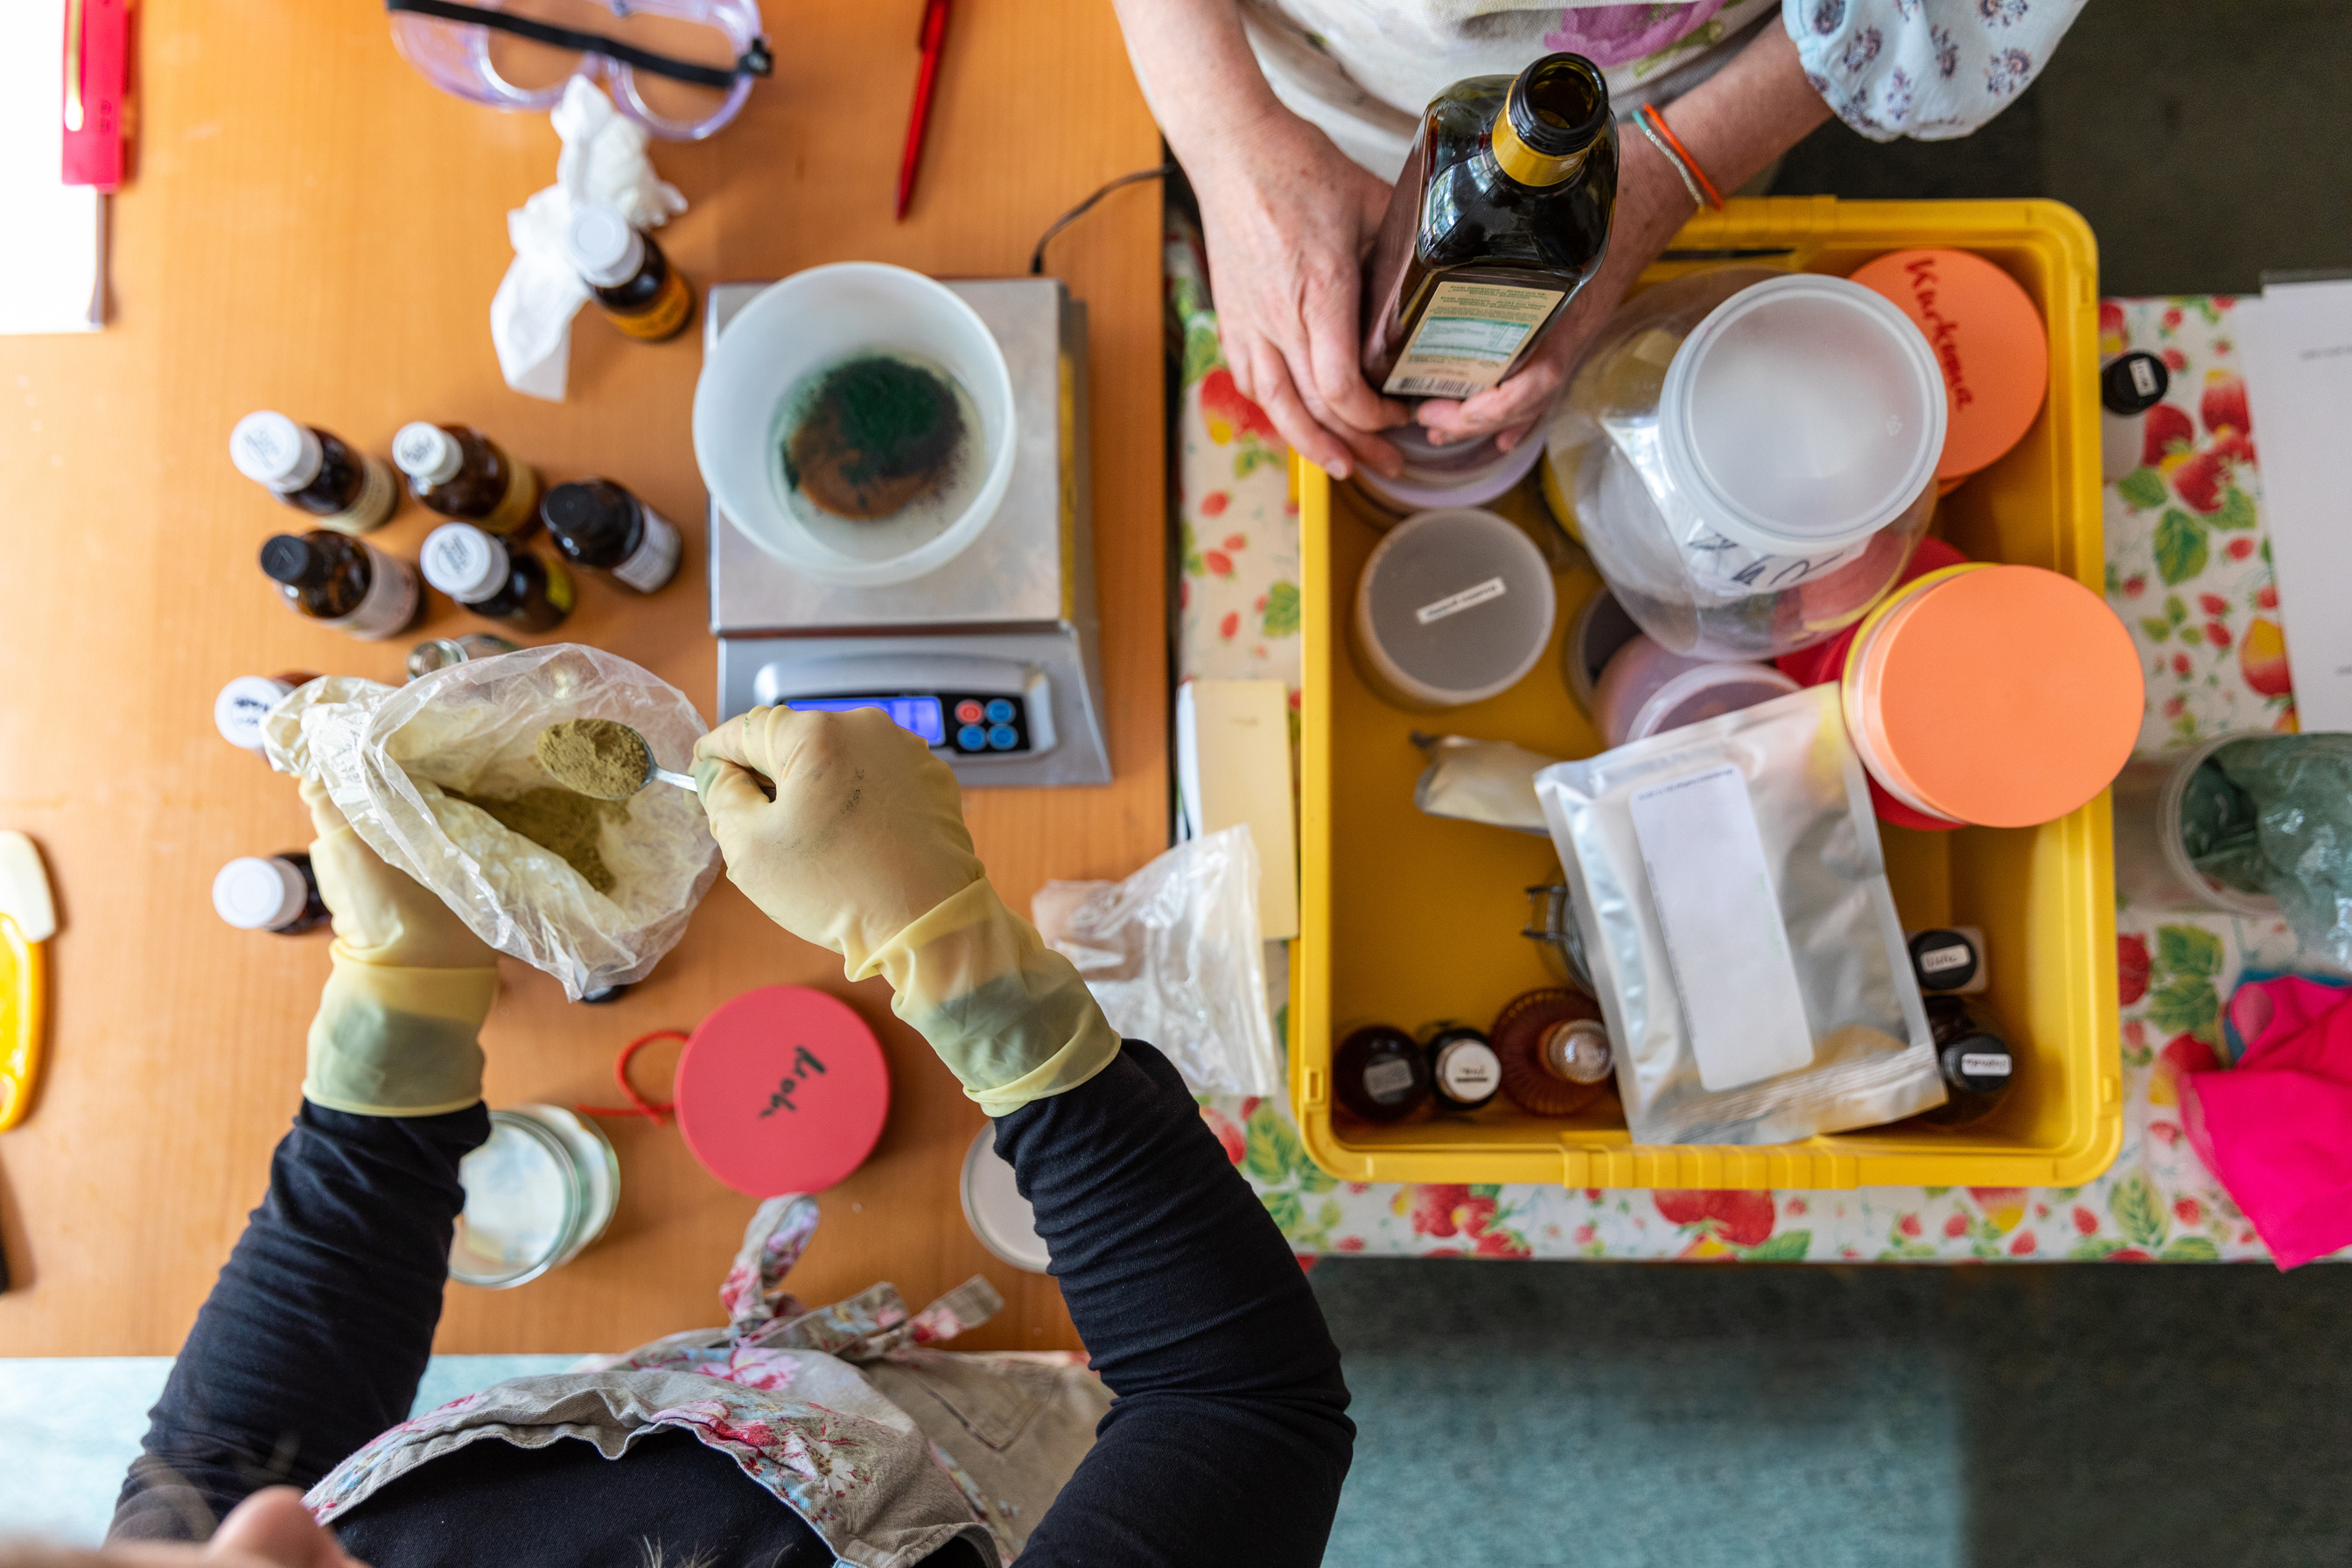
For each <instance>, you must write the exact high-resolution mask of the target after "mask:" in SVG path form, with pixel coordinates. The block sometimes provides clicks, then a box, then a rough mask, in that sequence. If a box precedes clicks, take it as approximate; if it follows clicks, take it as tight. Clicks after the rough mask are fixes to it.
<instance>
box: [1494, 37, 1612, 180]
mask: <svg viewBox="0 0 2352 1568" xmlns="http://www.w3.org/2000/svg"><path fill="white" fill-rule="evenodd" d="M1505 104H1506V106H1505V112H1506V113H1507V114H1508V115H1509V116H1510V117H1511V129H1512V130H1513V131H1515V132H1517V133H1518V138H1519V140H1520V141H1522V142H1526V143H1527V144H1528V149H1529V150H1530V151H1532V152H1536V153H1541V154H1543V155H1544V156H1545V157H1547V158H1565V157H1570V156H1571V155H1573V154H1575V153H1581V152H1583V151H1584V150H1585V149H1586V148H1587V147H1590V146H1591V145H1592V142H1593V139H1594V138H1596V137H1598V136H1599V135H1600V134H1601V132H1602V131H1604V130H1606V129H1607V128H1608V125H1609V84H1608V82H1607V81H1606V80H1605V79H1603V78H1602V77H1601V68H1600V67H1599V66H1596V65H1594V64H1593V63H1592V62H1591V60H1589V59H1586V58H1584V57H1583V56H1582V55H1571V54H1553V55H1546V56H1544V57H1543V58H1541V59H1539V60H1537V61H1536V62H1535V63H1534V64H1533V65H1530V66H1529V67H1528V68H1527V69H1525V70H1523V71H1521V72H1520V73H1519V79H1518V80H1517V81H1515V82H1513V83H1512V84H1511V90H1510V93H1509V95H1508V97H1507V100H1505Z"/></svg>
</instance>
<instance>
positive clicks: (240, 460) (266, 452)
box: [228, 408, 327, 493]
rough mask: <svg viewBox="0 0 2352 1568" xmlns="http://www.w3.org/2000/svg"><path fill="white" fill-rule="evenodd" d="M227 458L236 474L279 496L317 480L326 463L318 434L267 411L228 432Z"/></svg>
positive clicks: (257, 414) (253, 415) (238, 424)
mask: <svg viewBox="0 0 2352 1568" xmlns="http://www.w3.org/2000/svg"><path fill="white" fill-rule="evenodd" d="M228 457H229V461H231V462H233V463H235V464H236V471H237V472H238V473H240V474H243V475H244V476H245V477H246V478H247V479H251V480H252V481H253V482H254V483H256V484H257V485H268V487H269V488H270V489H273V490H278V491H279V492H281V493H282V492H284V491H287V490H299V489H301V488H302V487H303V486H304V485H307V484H309V483H310V481H311V480H312V479H317V478H318V477H319V466H320V464H321V463H324V462H325V461H326V460H327V454H326V449H325V448H324V447H321V446H320V444H319V433H318V432H317V431H315V430H313V429H311V428H310V426H306V425H297V424H296V423H294V421H292V420H291V419H289V418H287V417H286V416H284V415H283V414H279V413H277V412H275V411H273V410H271V409H268V408H264V409H262V410H260V411H259V412H258V413H255V414H248V415H247V416H245V417H244V418H242V419H240V420H238V421H237V422H236V429H234V430H232V431H230V432H229V433H228Z"/></svg>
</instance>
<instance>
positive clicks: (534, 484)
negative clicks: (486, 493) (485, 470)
mask: <svg viewBox="0 0 2352 1568" xmlns="http://www.w3.org/2000/svg"><path fill="white" fill-rule="evenodd" d="M538 504H539V470H538V469H536V468H532V467H531V466H530V464H529V463H518V462H516V461H515V460H514V459H513V458H508V459H507V493H506V494H504V495H502V496H500V497H499V504H498V505H497V506H495V507H492V508H491V509H490V515H489V516H488V517H486V518H484V519H482V521H479V522H478V523H476V524H475V525H474V526H476V527H477V528H479V529H480V530H481V531H483V532H485V533H519V532H520V531H522V530H523V529H525V528H527V527H529V526H530V520H531V516H532V513H531V509H532V508H533V507H535V506H537V505H538Z"/></svg>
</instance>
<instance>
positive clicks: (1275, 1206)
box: [1167, 217, 2294, 1262]
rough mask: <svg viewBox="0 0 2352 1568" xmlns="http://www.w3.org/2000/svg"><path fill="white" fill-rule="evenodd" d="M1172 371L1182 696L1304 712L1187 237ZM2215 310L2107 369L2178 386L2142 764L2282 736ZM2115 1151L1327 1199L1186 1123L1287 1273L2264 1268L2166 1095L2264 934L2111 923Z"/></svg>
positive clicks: (2143, 550)
mask: <svg viewBox="0 0 2352 1568" xmlns="http://www.w3.org/2000/svg"><path fill="white" fill-rule="evenodd" d="M1167 276H1168V279H1169V300H1170V306H1171V333H1172V335H1173V340H1174V342H1173V352H1175V353H1179V354H1181V365H1182V385H1183V394H1182V401H1181V406H1180V408H1179V410H1178V416H1177V419H1178V424H1177V440H1178V444H1179V453H1180V462H1181V468H1180V470H1179V487H1178V504H1177V520H1176V526H1177V528H1178V530H1179V539H1180V544H1181V557H1182V577H1181V586H1180V594H1181V600H1180V626H1181V635H1180V645H1179V646H1180V652H1179V659H1180V673H1181V677H1190V676H1203V677H1211V678H1225V679H1233V678H1252V679H1279V680H1283V681H1285V682H1286V683H1287V684H1288V685H1289V687H1290V689H1291V692H1292V700H1293V702H1294V703H1295V702H1296V701H1297V687H1298V671H1299V652H1298V650H1299V641H1298V506H1297V497H1296V496H1295V495H1294V494H1293V493H1292V492H1291V489H1290V482H1289V478H1288V475H1289V464H1288V462H1287V460H1286V458H1287V454H1286V450H1285V447H1284V446H1283V443H1282V440H1281V437H1279V436H1278V435H1277V434H1276V432H1275V430H1274V427H1273V426H1272V425H1271V424H1269V423H1268V422H1267V420H1266V418H1265V415H1264V414H1263V413H1262V412H1260V411H1259V410H1258V409H1257V408H1256V407H1255V405H1252V404H1251V403H1250V402H1249V401H1248V400H1247V399H1246V398H1244V397H1243V396H1242V395H1240V393H1239V392H1238V391H1237V390H1236V389H1235V388H1234V381H1233V376H1232V374H1231V373H1230V372H1229V371H1228V370H1227V369H1226V368H1225V366H1224V363H1223V360H1222V359H1221V358H1220V356H1219V353H1218V350H1217V333H1216V318H1215V314H1214V311H1213V308H1212V306H1211V303H1210V300H1209V295H1208V289H1207V278H1206V268H1205V267H1204V265H1203V263H1202V258H1201V253H1200V247H1199V240H1198V237H1197V236H1196V235H1195V234H1193V233H1192V231H1191V230H1190V229H1189V228H1188V227H1187V226H1186V225H1185V224H1184V223H1183V221H1182V220H1181V217H1179V218H1175V219H1172V220H1171V226H1170V232H1169V236H1168V247H1167ZM2233 304H2234V301H2233V300H2230V299H2228V298H2225V297H2210V298H2189V299H2178V300H2108V301H2105V302H2104V303H2103V304H2102V305H2101V307H2100V313H2099V319H2100V333H2101V338H2102V345H2101V346H2102V352H2103V353H2119V352H2121V351H2122V350H2123V349H2125V348H2140V349H2147V350H2148V351H2150V352H2152V353H2158V354H2160V355H2161V356H2162V357H2163V359H2164V360H2165V363H2167V364H2168V366H2169V367H2170V368H2171V372H2172V382H2171V389H2170V392H2169V394H2168V396H2167V399H2166V401H2165V402H2164V404H2163V405H2160V406H2159V407H2158V408H2157V409H2155V410H2153V411H2152V412H2151V413H2150V414H2149V416H2148V417H2147V422H2146V431H2145V450H2144V457H2145V459H2146V460H2145V461H2144V462H2143V463H2142V464H2141V466H2140V467H2139V468H2137V469H2136V470H2135V471H2133V472H2132V473H2131V474H2130V475H2129V476H2128V477H2127V478H2126V479H2123V480H2121V481H2120V482H2118V483H2116V484H2111V485H2109V486H2107V487H2106V494H2105V504H2106V533H2107V596H2108V599H2109V602H2110V603H2112V604H2113V605H2115V607H2116V612H2117V613H2118V614H2120V615H2121V616H2123V617H2124V618H2125V621H2126V624H2128V625H2129V626H2130V627H2131V628H2132V634H2133V637H2134V638H2135V639H2136V641H2137V644H2138V647H2139V648H2140V651H2141V653H2142V656H2143V658H2144V659H2145V661H2146V668H2147V681H2148V706H2147V719H2146V721H2145V724H2144V726H2143V728H2142V731H2141V735H2140V743H2141V746H2142V749H2144V750H2148V751H2158V750H2165V749H2170V748H2176V747H2179V746H2181V745H2183V744H2186V743H2190V742H2196V741H2199V740H2201V739H2203V738H2205V737H2207V736H2210V735H2214V734H2220V733H2222V732H2225V731H2231V730H2242V729H2256V728H2262V729H2272V728H2275V729H2291V728H2293V726H2294V696H2293V692H2292V689H2291V687H2290V685H2289V682H2288V679H2287V667H2286V650H2285V643H2284V638H2283V637H2282V636H2281V634H2280V630H2279V624H2278V619H2277V616H2276V608H2277V603H2278V595H2277V593H2276V591H2275V589H2274V588H2273V585H2272V578H2271V556H2270V546H2269V543H2268V542H2267V540H2266V539H2265V537H2264V535H2263V527H2262V488H2261V481H2260V479H2259V476H2258V475H2257V473H2256V470H2255V467H2254V447H2253V444H2252V431H2251V429H2250V428H2249V422H2248V419H2247V416H2246V395H2245V386H2244V383H2243V382H2242V380H2241V379H2240V377H2239V374H2238V369H2237V365H2238V352H2237V346H2236V344H2235V342H2233V341H2232V336H2231V330H2230V328H2231V307H2232V305H2233ZM2116 930H2117V932H2118V935H2117V941H2116V946H2117V953H2116V961H2117V963H2118V966H2119V969H2120V972H2121V981H2122V989H2121V993H2120V994H2121V997H2122V1001H2123V1005H2124V1011H2123V1019H2124V1022H2123V1085H2124V1102H2125V1103H2124V1144H2123V1152H2121V1153H2120V1154H2119V1155H2118V1156H2117V1157H2116V1163H2115V1164H2114V1165H2113V1166H2111V1167H2110V1168H2109V1169H2108V1171H2107V1173H2105V1175H2104V1176H2102V1177H2100V1178H2099V1179H2098V1180H2097V1181H2095V1182H2094V1183H2092V1184H2090V1185H2088V1186H2084V1187H2059V1188H2034V1189H2029V1188H2021V1187H1864V1188H1857V1189H1854V1190H1853V1191H1848V1192H1640V1191H1604V1190H1601V1189H1597V1188H1595V1189H1587V1190H1582V1191H1579V1190H1575V1189H1566V1188H1559V1187H1550V1186H1496V1185H1454V1184H1405V1185H1398V1184H1364V1183H1353V1182H1348V1183H1343V1182H1339V1181H1335V1180H1334V1179H1333V1178H1332V1177H1331V1176H1329V1175H1328V1174H1327V1173H1324V1172H1323V1171H1322V1170H1320V1169H1319V1168H1318V1167H1317V1166H1316V1164H1315V1163H1314V1162H1313V1161H1311V1160H1309V1159H1308V1158H1307V1152H1306V1150H1305V1148H1304V1147H1303V1146H1302V1144H1301V1143H1300V1141H1299V1137H1298V1130H1297V1123H1296V1121H1294V1120H1293V1119H1292V1117H1291V1114H1290V1109H1289V1106H1288V1105H1287V1104H1286V1102H1285V1101H1283V1100H1242V1099H1233V1098H1222V1097H1211V1098H1208V1099H1205V1100H1203V1102H1202V1116H1203V1118H1205V1119H1206V1120H1207V1121H1208V1123H1209V1125H1210V1126H1211V1127H1212V1128H1213V1130H1214V1131H1216V1133H1217V1134H1218V1136H1219V1137H1220V1138H1221V1139H1222V1140H1223V1142H1224V1144H1225V1148H1226V1150H1227V1152H1229V1153H1230V1154H1231V1155H1232V1156H1233V1160H1234V1164H1236V1165H1237V1166H1239V1167H1240V1169H1241V1171H1242V1173H1243V1174H1244V1175H1245V1176H1246V1177H1248V1179H1249V1181H1250V1184H1252V1185H1253V1186H1254V1187H1255V1188H1256V1190H1257V1192H1258V1194H1259V1195H1260V1197H1262V1198H1263V1199H1264V1200H1265V1205H1266V1208H1267V1209H1268V1210H1269V1211H1270V1212H1271V1213H1272V1214H1273V1215H1274V1216H1275V1218H1276V1221H1277V1222H1278V1223H1279V1224H1280V1225H1281V1226H1282V1228H1283V1232H1284V1234H1285V1235H1286V1236H1287V1237H1289V1238H1290V1240H1291V1243H1292V1245H1293V1246H1294V1247H1297V1250H1298V1251H1299V1252H1300V1253H1302V1254H1308V1255H1316V1254H1324V1253H1334V1252H1342V1253H1378V1254H1389V1255H1418V1256H1429V1257H1436V1256H1448V1255H1475V1256H1480V1257H1496V1258H1754V1259H1769V1260H1775V1261H1796V1260H1800V1259H1811V1260H1815V1261H1837V1260H1844V1259H1895V1260H1928V1261H1935V1260H1948V1261H1958V1260H1962V1259H2002V1260H2067V1259H2105V1260H2107V1261H2112V1262H2144V1261H2147V1260H2150V1259H2163V1260H2167V1261H2176V1260H2198V1261H2210V1260H2215V1259H2240V1258H2265V1257H2267V1256H2268V1254H2267V1253H2266V1251H2265V1250H2264V1248H2263V1245H2262V1243H2261V1242H2260V1241H2259V1240H2258V1239H2257V1238H2256V1237H2255V1235H2254V1233H2253V1231H2252V1228H2250V1227H2249V1226H2247V1225H2246V1223H2245V1221H2244V1219H2243V1218H2242V1216H2241V1215H2240V1214H2239V1213H2238V1210H2237V1208H2236V1206H2235V1205H2232V1204H2231V1201H2230V1199H2229V1196H2228V1194H2225V1193H2223V1192H2222V1190H2221V1187H2220V1185H2219V1184H2216V1183H2215V1182H2214V1180H2213V1179H2212V1177H2211V1175H2210V1174H2209V1173H2207V1171H2206V1170H2205V1168H2204V1166H2203V1164H2202V1163H2200V1161H2199V1160H2198V1158H2197V1156H2196V1155H2195V1153H2194V1152H2191V1151H2190V1149H2189V1145H2188V1143H2187V1142H2186V1141H2185V1140H2184V1139H2183V1137H2182V1135H2181V1130H2180V1123H2179V1114H2178V1110H2177V1105H2178V1100H2179V1096H2178V1093H2177V1089H2176V1084H2177V1081H2178V1078H2179V1073H2180V1072H2181V1071H2182V1070H2183V1069H2186V1068H2196V1067H2200V1066H2205V1065H2209V1064H2211V1063H2214V1062H2216V1061H2217V1060H2219V1059H2221V1053H2222V1052H2223V1050H2224V1047H2223V1045H2222V1034H2221V1027H2220V1015H2221V1001H2222V999H2223V998H2224V997H2226V996H2227V995H2228V994H2230V991H2231V987H2232V986H2233V985H2234V984H2235V983H2236V979H2237V976H2238V975H2239V974H2240V973H2241V972H2242V971H2245V970H2248V969H2265V968H2267V969H2276V968H2280V967H2284V965H2286V964H2287V963H2289V962H2290V961H2291V959H2292V957H2293V955H2294V941H2293V939H2292V938H2291V937H2290V936H2289V935H2288V934H2287V932H2286V931H2285V928H2284V925H2283V924H2281V923H2279V922H2277V921H2242V920H2238V919H2234V918H2232V917H2231V916H2228V915H2223V914H2215V915H2211V916H2196V917H2182V916H2179V915H2166V916H2163V917H2158V916H2156V915H2154V914H2143V913H2139V912H2137V911H2135V910H2132V909H2131V908H2130V907H2128V906H2126V907H2125V908H2124V909H2122V910H2119V911H2118V913H2117V917H2116Z"/></svg>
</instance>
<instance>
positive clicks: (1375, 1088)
mask: <svg viewBox="0 0 2352 1568" xmlns="http://www.w3.org/2000/svg"><path fill="white" fill-rule="evenodd" d="M1364 1092H1365V1093H1366V1094H1369V1095H1370V1096H1371V1097H1372V1098H1373V1099H1374V1100H1379V1101H1381V1103H1382V1104H1386V1103H1387V1102H1388V1101H1390V1100H1402V1099H1403V1098H1404V1097H1405V1096H1406V1095H1408V1094H1410V1093H1412V1063H1411V1062H1409V1061H1405V1060H1402V1059H1401V1058H1390V1059H1389V1060H1387V1061H1384V1062H1374V1063H1373V1064H1372V1065H1371V1066H1370V1067H1368V1068H1365V1069H1364Z"/></svg>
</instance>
